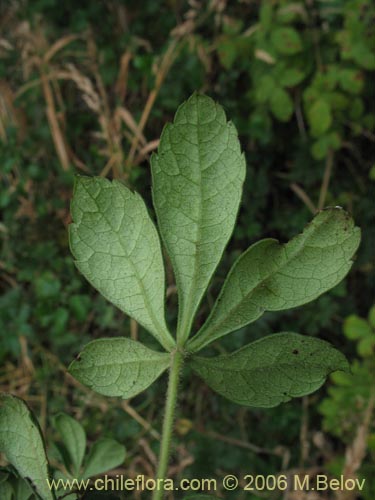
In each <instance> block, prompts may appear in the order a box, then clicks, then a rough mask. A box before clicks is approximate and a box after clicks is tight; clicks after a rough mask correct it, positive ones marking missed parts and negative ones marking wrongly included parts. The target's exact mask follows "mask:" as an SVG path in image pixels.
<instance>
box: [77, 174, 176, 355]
mask: <svg viewBox="0 0 375 500" xmlns="http://www.w3.org/2000/svg"><path fill="white" fill-rule="evenodd" d="M71 213H72V218H73V221H74V223H73V224H71V225H70V227H69V236H70V245H71V250H72V253H73V255H74V257H75V259H76V265H77V267H78V269H79V270H80V272H81V273H82V274H83V275H84V276H85V278H86V279H87V280H88V281H89V282H90V283H91V284H92V285H93V286H94V287H95V288H96V289H97V290H98V291H99V292H100V293H101V294H102V295H103V296H104V297H105V298H107V299H108V300H109V301H110V302H112V303H113V304H114V305H116V306H117V307H118V308H119V309H121V310H122V311H124V312H125V313H126V314H129V316H132V317H133V318H134V319H135V320H136V321H138V323H140V324H141V325H142V326H144V327H145V328H146V329H147V330H148V331H149V332H151V333H152V334H153V335H154V336H155V338H157V339H158V340H159V342H161V344H162V345H163V346H164V347H165V348H166V349H170V348H172V347H173V345H174V341H173V339H172V337H171V335H170V334H169V332H168V328H167V326H166V324H165V319H164V288H165V283H164V266H163V260H162V254H161V248H160V241H159V237H158V234H157V232H156V229H155V226H154V224H153V222H152V221H151V219H150V217H149V215H148V212H147V208H146V206H145V204H144V202H143V200H142V198H141V197H140V196H139V195H138V194H137V193H133V192H132V191H130V190H129V189H128V188H126V187H125V186H124V185H123V184H122V183H120V182H118V181H112V182H110V181H108V180H107V179H103V178H100V177H95V178H89V177H83V176H77V177H76V183H75V189H74V195H73V200H72V205H71Z"/></svg>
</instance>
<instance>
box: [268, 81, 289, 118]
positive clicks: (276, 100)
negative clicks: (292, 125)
mask: <svg viewBox="0 0 375 500" xmlns="http://www.w3.org/2000/svg"><path fill="white" fill-rule="evenodd" d="M270 108H271V111H272V113H273V114H274V115H275V117H276V118H277V119H278V120H280V121H282V122H287V121H288V120H289V119H290V117H291V116H292V114H293V109H294V107H293V101H292V99H291V98H290V96H289V94H288V92H286V91H285V90H284V89H282V88H281V87H279V88H276V89H275V90H274V92H273V93H272V95H271V99H270Z"/></svg>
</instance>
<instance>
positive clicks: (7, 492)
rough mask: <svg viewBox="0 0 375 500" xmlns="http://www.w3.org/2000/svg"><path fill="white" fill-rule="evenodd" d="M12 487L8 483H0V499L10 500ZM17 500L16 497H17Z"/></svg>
mask: <svg viewBox="0 0 375 500" xmlns="http://www.w3.org/2000/svg"><path fill="white" fill-rule="evenodd" d="M12 497H13V488H12V486H11V484H10V483H1V484H0V498H1V500H12ZM17 500H18V499H17Z"/></svg>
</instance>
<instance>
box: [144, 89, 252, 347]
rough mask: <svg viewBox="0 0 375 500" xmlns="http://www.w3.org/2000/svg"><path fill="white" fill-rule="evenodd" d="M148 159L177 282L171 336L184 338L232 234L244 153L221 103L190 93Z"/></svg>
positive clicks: (163, 232) (242, 172) (242, 173)
mask: <svg viewBox="0 0 375 500" xmlns="http://www.w3.org/2000/svg"><path fill="white" fill-rule="evenodd" d="M151 165H152V179H153V198H154V205H155V210H156V213H157V217H158V224H159V229H160V232H161V235H162V238H163V241H164V243H165V246H166V248H167V251H168V254H169V256H170V258H171V261H172V264H173V269H174V273H175V276H176V281H177V288H178V295H179V324H178V332H177V338H180V340H181V341H184V340H186V338H187V336H188V335H189V333H190V328H191V324H192V321H193V319H194V315H195V313H196V311H197V308H198V305H199V303H200V301H201V299H202V296H203V294H204V293H205V291H206V288H207V286H208V283H209V281H210V279H211V277H212V274H213V273H214V271H215V269H216V267H217V265H218V263H219V260H220V258H221V256H222V253H223V250H224V248H225V245H226V244H227V242H228V240H229V238H230V236H231V234H232V231H233V228H234V223H235V219H236V216H237V211H238V207H239V203H240V199H241V193H242V184H243V181H244V178H245V158H244V156H243V154H241V150H240V144H239V141H238V137H237V131H236V129H235V127H234V125H233V124H232V123H231V122H227V120H226V116H225V113H224V110H223V108H222V107H221V106H219V105H218V104H216V103H215V102H214V101H213V100H212V99H210V98H209V97H207V96H202V95H199V94H193V95H192V96H191V97H190V99H189V100H188V101H186V102H185V103H184V104H183V105H182V106H180V107H179V109H178V111H177V113H176V116H175V119H174V122H173V124H168V125H167V126H166V127H165V128H164V130H163V133H162V135H161V139H160V145H159V149H158V154H157V155H155V154H154V155H153V156H152V158H151Z"/></svg>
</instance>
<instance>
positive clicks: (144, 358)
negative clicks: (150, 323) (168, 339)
mask: <svg viewBox="0 0 375 500" xmlns="http://www.w3.org/2000/svg"><path fill="white" fill-rule="evenodd" d="M169 363H170V356H169V355H168V354H167V353H161V352H156V351H153V350H151V349H149V348H148V347H145V346H144V345H143V344H141V343H140V342H136V341H134V340H130V339H128V338H123V337H119V338H112V339H98V340H94V341H92V342H90V343H89V344H87V345H86V347H85V348H84V350H83V351H82V353H81V354H80V355H79V356H78V358H77V359H76V360H75V361H73V362H72V364H71V365H70V367H69V372H70V374H71V375H73V377H75V378H76V379H77V380H79V382H81V383H82V384H85V385H86V386H88V387H90V388H91V389H93V390H94V391H96V392H98V393H99V394H104V395H105V396H119V397H122V398H124V399H128V398H131V397H133V396H135V395H137V394H138V393H139V392H141V391H143V390H145V389H147V387H148V386H149V385H151V384H152V382H154V380H156V379H157V378H158V377H159V375H161V374H162V373H163V371H164V370H166V369H167V368H168V366H169Z"/></svg>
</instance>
